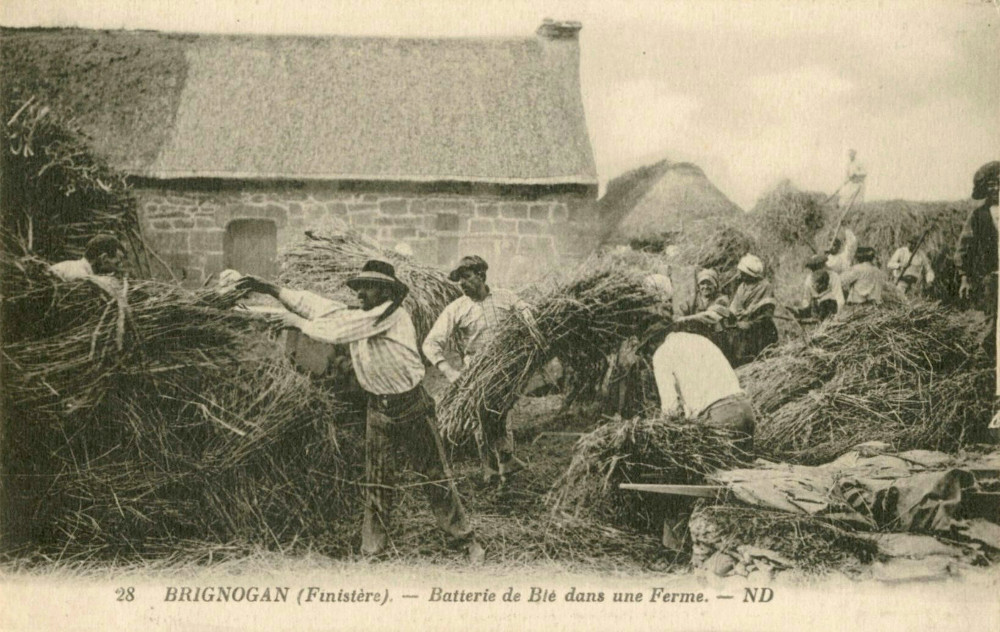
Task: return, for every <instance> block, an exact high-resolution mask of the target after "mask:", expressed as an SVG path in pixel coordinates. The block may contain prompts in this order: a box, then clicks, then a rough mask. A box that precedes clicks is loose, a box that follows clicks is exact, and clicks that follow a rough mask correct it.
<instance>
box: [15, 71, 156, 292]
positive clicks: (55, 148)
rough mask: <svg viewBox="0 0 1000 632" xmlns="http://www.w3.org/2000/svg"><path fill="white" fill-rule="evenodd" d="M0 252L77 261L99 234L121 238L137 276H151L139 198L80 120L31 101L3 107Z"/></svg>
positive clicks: (131, 271)
mask: <svg viewBox="0 0 1000 632" xmlns="http://www.w3.org/2000/svg"><path fill="white" fill-rule="evenodd" d="M0 144H2V151H0V172H2V179H3V187H0V208H2V209H3V217H2V224H0V248H2V249H3V251H4V252H5V253H9V254H15V255H28V254H31V255H35V256H39V257H42V258H44V259H46V260H48V261H63V260H67V259H79V258H80V257H82V256H83V250H84V247H85V246H86V244H87V242H88V241H89V240H90V239H91V238H92V237H93V236H94V235H96V234H100V233H109V234H113V235H116V236H118V238H119V239H120V240H121V242H122V244H123V246H124V247H125V250H126V254H127V255H129V259H130V264H131V266H130V267H131V269H130V270H129V272H130V274H131V275H132V276H149V261H148V257H147V254H148V253H147V251H146V248H145V244H144V243H143V240H142V234H141V231H140V228H139V218H138V215H137V213H136V201H135V198H134V197H133V196H132V193H131V191H130V189H129V187H128V184H127V183H126V181H125V178H124V176H123V175H122V174H120V173H117V172H115V171H114V170H113V169H111V168H110V167H109V166H108V165H107V163H106V162H105V160H104V159H102V158H101V157H99V156H97V155H96V154H94V153H93V152H92V150H91V149H90V147H89V145H88V144H87V139H86V137H85V136H84V134H83V132H82V131H81V130H80V128H79V127H78V126H77V124H76V123H75V121H73V120H72V119H69V118H68V117H66V116H64V115H62V114H60V113H57V112H56V111H55V110H53V109H52V108H50V107H48V106H46V105H43V104H41V103H40V102H38V100H36V99H35V98H34V97H26V98H25V99H24V100H21V101H18V100H14V98H13V96H12V92H10V91H7V92H5V93H4V100H3V103H2V107H0Z"/></svg>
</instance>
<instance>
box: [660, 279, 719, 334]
mask: <svg viewBox="0 0 1000 632" xmlns="http://www.w3.org/2000/svg"><path fill="white" fill-rule="evenodd" d="M695 280H696V281H697V283H698V287H697V288H696V291H695V294H694V296H692V297H691V299H690V300H688V301H687V302H685V303H683V304H681V306H680V310H679V313H680V316H678V317H677V318H675V319H674V324H675V325H677V326H679V327H683V328H684V329H686V330H688V331H691V332H692V333H698V334H702V335H704V336H708V337H710V338H711V337H713V336H714V335H716V334H717V333H718V332H719V331H720V330H721V328H722V321H723V319H725V317H726V316H728V315H729V297H728V296H726V295H725V294H723V293H722V292H721V291H720V288H719V273H718V272H716V271H715V270H712V269H708V268H704V269H701V270H698V273H697V275H695Z"/></svg>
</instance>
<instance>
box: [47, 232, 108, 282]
mask: <svg viewBox="0 0 1000 632" xmlns="http://www.w3.org/2000/svg"><path fill="white" fill-rule="evenodd" d="M124 261H125V248H123V247H122V244H121V242H120V241H118V238H117V237H115V236H114V235H96V236H94V237H92V238H91V239H90V241H88V242H87V245H86V246H85V247H84V249H83V258H82V259H71V260H69V261H61V262H59V263H54V264H52V265H51V266H49V270H50V271H51V272H52V273H53V274H55V275H56V276H57V277H59V278H60V279H62V280H63V281H77V280H80V279H85V278H87V277H93V276H120V275H121V274H122V265H123V263H124Z"/></svg>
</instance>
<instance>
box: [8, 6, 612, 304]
mask: <svg viewBox="0 0 1000 632" xmlns="http://www.w3.org/2000/svg"><path fill="white" fill-rule="evenodd" d="M580 28H581V27H580V24H579V23H573V22H568V23H567V22H553V21H549V20H547V21H545V22H544V23H543V24H542V25H541V26H540V27H539V28H538V30H537V32H536V33H535V34H533V35H532V36H530V37H520V38H495V39H460V38H456V39H404V38H379V37H301V36H295V37H292V36H249V35H241V36H229V35H187V34H185V35H178V34H165V33H155V32H97V31H81V30H59V31H41V32H14V33H13V34H8V36H7V37H5V39H6V44H7V46H6V48H7V51H5V54H7V53H10V55H14V56H15V59H13V61H12V60H11V59H10V58H8V59H7V60H5V62H6V64H8V65H9V64H11V63H13V64H15V65H17V67H18V69H17V72H18V74H19V75H20V76H21V77H22V78H23V81H22V83H21V84H19V86H20V87H19V89H21V90H24V91H25V93H27V92H28V91H33V93H36V94H37V93H38V92H41V93H43V94H44V95H46V96H47V97H48V98H50V99H53V100H54V101H55V102H56V104H57V105H63V106H65V107H67V108H68V109H69V110H71V111H76V112H77V113H78V114H79V120H80V121H81V122H82V123H83V124H84V125H85V126H86V129H87V130H88V133H89V134H90V135H91V137H92V138H93V141H94V147H95V149H96V150H98V152H99V153H102V154H103V155H105V156H106V157H107V158H108V159H109V160H110V161H111V163H112V165H114V166H116V167H118V168H119V169H121V170H123V171H124V172H126V173H127V174H128V175H129V177H130V180H131V182H132V183H133V185H134V188H135V191H136V193H137V196H138V199H139V202H140V204H139V208H140V215H141V220H142V225H143V230H144V234H145V238H146V240H147V241H148V243H149V245H150V246H151V247H152V248H153V249H154V250H155V251H156V253H157V255H158V261H159V263H158V264H157V267H158V268H159V269H158V270H157V274H160V275H164V276H174V277H176V278H178V279H181V280H182V281H183V282H184V283H185V284H186V285H192V286H194V285H200V284H202V283H204V282H206V281H207V280H209V279H210V278H211V277H212V275H214V274H217V273H218V272H220V271H221V270H223V269H226V268H236V269H238V270H240V271H242V272H246V273H257V274H262V275H265V276H274V275H276V274H277V272H278V261H279V257H278V253H279V251H280V249H281V248H282V247H283V246H286V245H289V244H292V243H294V242H295V241H296V240H298V239H299V238H301V236H302V234H303V232H304V231H307V230H317V231H322V230H324V229H336V228H337V227H343V226H345V225H346V226H350V227H352V228H355V229H358V230H360V231H363V232H364V233H365V234H366V235H368V236H370V237H372V238H374V239H376V240H378V242H379V243H380V244H381V245H383V246H386V247H390V248H399V247H400V246H401V244H406V245H407V246H408V247H409V248H408V249H409V250H411V251H412V252H413V255H414V256H415V257H416V258H418V259H419V260H421V261H423V262H426V263H431V264H437V265H441V266H448V265H450V264H452V263H454V262H455V261H456V260H457V259H458V258H459V257H461V256H462V255H464V254H468V253H479V254H481V255H482V256H484V257H486V258H487V259H488V260H490V261H491V270H493V277H494V278H496V277H500V278H501V279H511V280H513V279H514V278H515V277H520V276H521V275H524V274H532V273H537V271H539V270H544V269H546V268H547V267H550V266H551V265H553V264H555V263H556V262H559V261H563V260H565V259H566V258H577V257H580V256H583V255H586V254H587V253H589V252H590V251H591V250H592V249H593V248H594V247H595V246H596V243H597V241H598V238H599V227H598V219H597V211H596V204H595V201H596V198H597V192H598V180H597V173H596V168H595V165H594V158H593V152H592V149H591V145H590V140H589V136H588V133H587V126H586V121H585V117H584V111H583V103H582V99H581V94H580V80H579V37H578V35H579V31H580ZM18 38H20V39H21V40H22V41H21V42H18V41H17V40H18ZM12 39H13V40H14V41H13V42H12ZM18 45H23V46H26V47H27V48H26V49H22V48H18V49H17V50H16V52H10V51H11V47H14V46H18ZM24 50H27V51H28V52H27V53H26V52H24ZM32 51H34V52H32ZM10 55H8V57H10ZM18 55H20V58H17V57H16V56H18ZM88 60H89V61H88ZM88 104H89V105H88ZM166 268H169V272H168V271H167V269H166Z"/></svg>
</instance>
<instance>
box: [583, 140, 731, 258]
mask: <svg viewBox="0 0 1000 632" xmlns="http://www.w3.org/2000/svg"><path fill="white" fill-rule="evenodd" d="M600 206H601V216H602V218H603V221H604V223H605V225H606V226H607V227H608V230H607V232H606V234H605V235H604V238H603V240H602V241H604V242H605V243H624V244H632V245H633V247H635V248H636V249H637V250H642V249H653V250H659V251H662V250H663V249H664V247H665V246H666V245H669V244H671V243H675V237H676V235H677V234H678V233H680V232H683V231H684V230H685V228H686V227H687V225H688V224H689V223H691V222H696V221H700V220H716V219H721V218H732V217H736V216H738V215H741V214H742V210H741V209H740V208H739V207H738V206H736V205H735V204H733V203H732V202H731V201H730V200H729V198H727V197H726V196H725V194H723V193H722V192H721V191H719V190H718V189H717V188H716V187H715V185H714V184H712V183H711V181H709V179H708V178H707V177H705V173H704V172H703V171H702V170H701V169H700V168H699V167H697V166H696V165H693V164H691V163H672V162H670V161H669V160H662V161H660V162H658V163H656V164H653V165H648V166H645V167H641V168H639V169H635V170H632V171H629V172H627V173H625V174H623V175H621V176H618V177H617V178H615V179H613V180H612V181H611V182H609V183H608V190H607V192H606V193H605V195H604V197H603V198H601V201H600Z"/></svg>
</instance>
